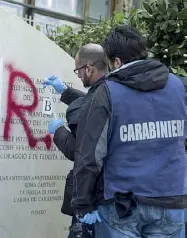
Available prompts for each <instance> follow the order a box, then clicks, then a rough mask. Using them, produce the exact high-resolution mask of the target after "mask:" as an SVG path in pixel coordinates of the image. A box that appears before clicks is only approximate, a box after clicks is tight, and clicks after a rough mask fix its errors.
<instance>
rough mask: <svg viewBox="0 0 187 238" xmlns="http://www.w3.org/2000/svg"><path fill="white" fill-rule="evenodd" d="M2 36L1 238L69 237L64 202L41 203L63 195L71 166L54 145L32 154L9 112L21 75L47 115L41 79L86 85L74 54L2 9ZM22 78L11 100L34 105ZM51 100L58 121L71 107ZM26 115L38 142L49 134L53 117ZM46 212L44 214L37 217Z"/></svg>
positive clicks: (39, 106) (0, 87)
mask: <svg viewBox="0 0 187 238" xmlns="http://www.w3.org/2000/svg"><path fill="white" fill-rule="evenodd" d="M0 36H1V37H0V211H1V212H0V238H65V237H67V229H68V226H69V221H70V220H69V218H68V217H66V216H63V215H62V214H61V213H60V208H61V203H62V200H58V201H41V199H43V198H44V197H45V198H46V199H49V198H50V196H52V197H53V196H54V197H56V198H57V197H58V198H60V196H62V195H63V189H64V183H65V180H64V178H65V176H66V174H67V173H68V171H69V169H70V168H71V167H72V164H71V162H68V161H67V160H65V158H64V157H63V156H62V154H61V153H60V152H58V151H57V149H56V147H55V146H54V145H53V147H52V149H50V150H47V149H46V147H45V144H44V143H43V142H39V143H38V145H37V146H35V147H34V149H32V148H31V147H30V146H29V143H28V138H27V135H26V132H25V130H24V128H23V125H22V123H21V121H18V120H17V119H18V117H17V116H16V114H15V113H12V119H14V120H13V121H12V122H13V123H14V124H10V128H5V119H6V116H7V108H9V109H10V108H12V106H11V105H9V106H8V107H7V102H8V99H10V96H8V89H9V86H10V85H9V80H10V76H12V79H13V78H14V76H15V75H16V74H17V73H18V74H17V75H19V74H20V76H21V77H22V79H23V77H24V78H25V77H26V76H28V77H29V78H31V79H30V80H31V81H32V82H33V83H34V86H35V87H36V88H37V91H38V97H39V102H38V105H37V108H36V109H35V110H34V111H35V112H42V106H43V103H42V97H45V96H49V92H48V91H45V92H43V93H42V92H41V90H42V86H41V84H40V82H39V81H40V80H42V79H43V78H45V77H47V76H48V75H51V74H55V75H58V76H60V77H61V78H62V79H64V80H65V81H66V82H69V84H70V85H73V87H75V88H80V89H81V88H82V84H81V82H80V80H79V79H78V78H77V77H76V75H74V73H73V69H74V60H73V59H72V58H71V57H70V56H69V55H67V54H66V53H65V52H64V51H63V50H61V49H60V48H59V47H58V46H56V45H55V44H54V43H53V42H52V41H50V40H49V39H48V38H46V37H45V36H44V35H43V34H41V33H40V32H38V31H37V30H35V29H34V28H33V27H32V26H30V25H28V24H27V23H25V22H24V21H22V20H21V19H19V18H18V17H16V16H15V15H14V14H11V13H9V12H7V11H6V10H3V9H0ZM10 65H11V67H10ZM10 70H13V71H10ZM22 79H20V78H18V77H17V78H16V79H15V83H14V85H13V91H12V92H13V94H12V98H13V100H12V101H14V102H16V104H19V105H24V106H25V105H31V104H32V103H33V100H34V98H33V93H32V92H29V90H30V86H29V85H28V84H27V83H26V82H25V80H24V79H23V80H22ZM50 95H51V94H50ZM52 97H53V100H54V101H56V103H55V111H56V112H57V117H60V115H62V114H61V113H65V111H66V106H65V105H64V104H62V103H60V102H59V98H60V96H59V95H57V94H53V95H52ZM29 99H30V100H29ZM12 101H10V100H9V102H12ZM16 108H18V106H16ZM10 112H13V111H10ZM19 112H20V109H19V110H18V113H19ZM23 114H24V115H25V118H26V119H27V122H29V123H30V124H29V126H30V128H31V129H32V135H33V136H34V137H35V138H38V137H43V136H45V135H46V133H47V124H48V123H49V121H50V118H48V117H46V116H44V115H39V114H38V115H33V116H31V115H29V113H28V111H26V110H25V111H24V112H23ZM64 115H65V114H64ZM5 129H6V132H9V141H4V131H5ZM37 129H42V130H43V131H37ZM40 147H41V148H40ZM44 158H47V159H44ZM12 176H14V177H12ZM15 176H17V177H15ZM34 176H59V177H58V179H59V180H55V178H54V177H52V179H51V180H45V179H48V178H47V177H45V179H44V177H34ZM41 178H42V180H41V181H40V180H39V179H41ZM15 179H16V180H15ZM40 182H49V183H50V185H51V186H52V187H50V186H49V183H48V184H47V183H46V184H43V186H44V185H45V186H44V187H41V185H42V184H41V183H40ZM32 186H33V187H32ZM52 193H54V194H52ZM41 210H42V212H41V213H44V214H38V215H36V214H37V213H38V212H40V211H41Z"/></svg>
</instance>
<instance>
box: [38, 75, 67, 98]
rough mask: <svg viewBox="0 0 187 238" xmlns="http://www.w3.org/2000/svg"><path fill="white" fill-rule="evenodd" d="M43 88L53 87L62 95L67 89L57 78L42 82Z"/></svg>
mask: <svg viewBox="0 0 187 238" xmlns="http://www.w3.org/2000/svg"><path fill="white" fill-rule="evenodd" d="M42 85H43V88H46V86H47V85H51V86H52V87H53V88H54V89H55V90H56V91H57V92H58V93H60V94H62V93H63V92H64V91H65V90H66V89H67V85H66V84H65V83H64V82H63V81H62V80H61V79H60V78H58V77H57V76H54V75H52V76H50V77H48V78H46V79H45V80H44V81H43V82H42Z"/></svg>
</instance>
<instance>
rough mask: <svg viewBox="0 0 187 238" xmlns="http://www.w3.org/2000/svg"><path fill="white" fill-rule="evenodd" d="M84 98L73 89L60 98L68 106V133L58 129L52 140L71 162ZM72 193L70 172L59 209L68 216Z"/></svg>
mask: <svg viewBox="0 0 187 238" xmlns="http://www.w3.org/2000/svg"><path fill="white" fill-rule="evenodd" d="M84 96H85V93H83V92H81V91H79V90H76V89H73V88H68V89H67V90H66V91H65V92H64V93H63V94H62V96H61V102H63V103H65V104H67V105H68V106H69V107H68V109H67V111H66V120H67V123H68V127H69V129H70V131H69V130H67V129H66V128H65V127H60V128H58V129H57V131H56V132H55V134H54V139H53V140H54V143H55V145H56V146H57V147H58V149H59V150H60V151H61V152H62V153H63V154H64V155H65V156H66V158H67V159H69V160H71V161H74V150H75V136H76V128H77V123H78V120H79V117H80V113H81V107H82V104H83V103H84ZM72 193H73V170H70V172H69V174H68V175H67V179H66V184H65V190H64V200H63V203H62V207H61V212H62V213H64V214H66V215H70V216H72V215H73V210H72V207H71V199H72Z"/></svg>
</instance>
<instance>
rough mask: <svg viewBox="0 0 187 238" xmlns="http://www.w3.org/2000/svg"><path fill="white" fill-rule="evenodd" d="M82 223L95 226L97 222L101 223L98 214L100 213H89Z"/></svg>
mask: <svg viewBox="0 0 187 238" xmlns="http://www.w3.org/2000/svg"><path fill="white" fill-rule="evenodd" d="M79 220H80V222H82V223H86V224H89V225H92V224H95V223H96V222H101V218H100V216H99V214H98V211H97V210H96V211H93V212H92V213H87V214H86V215H84V217H83V218H81V219H79Z"/></svg>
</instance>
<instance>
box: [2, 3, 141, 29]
mask: <svg viewBox="0 0 187 238" xmlns="http://www.w3.org/2000/svg"><path fill="white" fill-rule="evenodd" d="M138 3H139V0H68V1H67V0H1V1H0V7H3V8H6V9H7V10H9V11H11V12H13V13H14V14H16V15H18V16H19V17H21V18H23V19H24V20H26V21H27V22H28V23H30V24H32V25H37V24H38V25H40V27H41V26H42V25H45V27H46V25H48V27H52V26H60V25H63V24H68V25H71V26H72V27H74V28H76V27H78V26H80V25H82V24H84V22H85V21H86V20H89V21H90V22H97V21H99V20H100V19H103V18H108V17H110V16H111V15H112V14H113V12H114V11H116V10H117V11H123V10H129V8H131V7H133V6H135V7H138Z"/></svg>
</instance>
